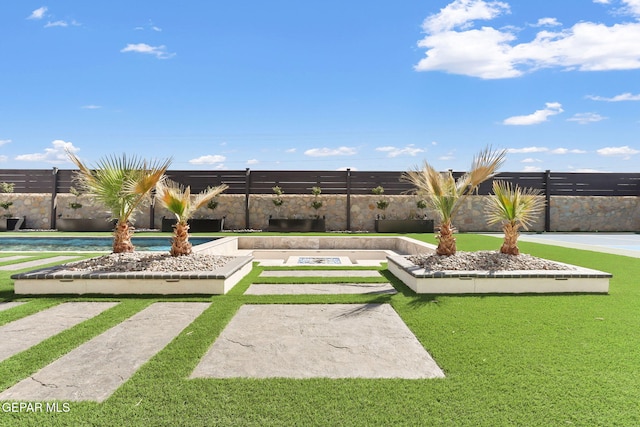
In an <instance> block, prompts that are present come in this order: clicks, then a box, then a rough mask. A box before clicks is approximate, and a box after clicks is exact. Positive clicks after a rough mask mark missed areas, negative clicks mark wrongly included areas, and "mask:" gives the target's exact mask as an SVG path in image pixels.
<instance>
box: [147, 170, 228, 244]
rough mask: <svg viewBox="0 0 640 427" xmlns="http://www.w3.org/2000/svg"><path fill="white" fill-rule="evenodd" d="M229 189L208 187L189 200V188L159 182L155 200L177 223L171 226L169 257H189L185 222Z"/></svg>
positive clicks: (169, 181)
mask: <svg viewBox="0 0 640 427" xmlns="http://www.w3.org/2000/svg"><path fill="white" fill-rule="evenodd" d="M227 188H229V186H228V185H226V184H222V185H219V186H217V187H208V188H206V189H205V190H204V191H202V192H201V193H198V194H197V195H196V196H195V198H194V199H193V200H192V199H191V187H189V186H187V187H184V186H183V185H182V184H179V183H177V182H175V181H171V180H170V179H166V180H164V181H162V182H160V183H159V184H158V185H157V187H156V198H157V199H158V200H159V201H160V203H161V204H162V205H163V206H164V207H165V208H167V209H168V210H169V212H171V213H173V214H174V215H175V216H176V218H177V220H178V222H177V223H176V225H174V226H173V238H172V239H171V255H172V256H180V255H189V254H190V253H191V243H189V224H188V223H187V221H188V220H189V219H190V218H191V217H192V216H193V214H194V213H195V212H196V211H197V210H198V209H200V208H201V207H203V206H206V205H207V204H208V203H209V202H210V201H211V199H213V198H214V197H216V196H217V195H218V194H220V193H222V192H223V191H224V190H226V189H227Z"/></svg>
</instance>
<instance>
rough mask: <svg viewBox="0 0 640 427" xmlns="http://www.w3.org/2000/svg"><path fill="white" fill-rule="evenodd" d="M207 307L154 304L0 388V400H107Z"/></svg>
mask: <svg viewBox="0 0 640 427" xmlns="http://www.w3.org/2000/svg"><path fill="white" fill-rule="evenodd" d="M73 304H75V303H73ZM87 304H99V303H87ZM207 307H209V303H188V302H185V303H181V302H168V303H155V304H152V305H150V306H149V307H147V308H145V309H144V310H142V311H141V312H139V313H137V314H135V315H134V316H132V317H131V318H129V319H127V320H125V321H124V322H122V323H120V324H119V325H117V326H114V327H113V328H111V329H109V330H108V331H106V332H104V333H103V334H101V335H99V336H97V337H95V338H94V339H92V340H90V341H89V342H87V343H85V344H83V345H81V346H80V347H78V348H76V349H75V350H73V351H71V352H70V353H68V354H66V355H65V356H63V357H61V358H60V359H58V360H56V361H55V362H53V363H51V364H50V365H48V366H46V367H44V368H43V369H41V370H40V371H38V372H36V373H35V374H33V375H32V376H31V377H29V378H27V379H25V380H23V381H21V382H19V383H18V384H16V385H15V386H13V387H11V388H9V389H7V390H5V391H4V392H2V393H0V400H29V401H42V400H66V401H82V400H90V401H97V402H102V401H104V400H105V399H107V398H108V397H109V396H111V394H112V393H113V392H114V391H116V389H117V388H118V387H119V386H120V385H122V384H123V383H124V382H125V381H127V380H128V379H129V378H130V377H131V376H132V375H133V374H134V373H135V372H136V371H137V370H138V369H139V368H140V366H142V365H143V364H144V363H145V362H146V361H148V360H149V359H150V358H151V357H153V355H155V354H156V353H157V352H159V351H160V350H162V349H163V348H164V347H165V346H166V345H167V344H169V342H171V340H172V339H173V338H174V337H175V336H176V335H178V334H179V333H180V332H181V331H182V330H183V329H184V328H185V327H187V326H188V325H189V324H190V323H191V322H192V321H193V320H194V319H195V318H196V317H198V316H199V315H200V314H202V312H203V311H204V310H205V309H206V308H207ZM38 314H39V313H38ZM34 316H35V315H34Z"/></svg>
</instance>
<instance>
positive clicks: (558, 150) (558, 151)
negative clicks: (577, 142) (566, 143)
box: [549, 147, 586, 154]
mask: <svg viewBox="0 0 640 427" xmlns="http://www.w3.org/2000/svg"><path fill="white" fill-rule="evenodd" d="M549 152H550V153H551V154H585V153H586V151H585V150H578V149H572V150H569V149H568V148H562V147H561V148H555V149H553V150H551V151H549Z"/></svg>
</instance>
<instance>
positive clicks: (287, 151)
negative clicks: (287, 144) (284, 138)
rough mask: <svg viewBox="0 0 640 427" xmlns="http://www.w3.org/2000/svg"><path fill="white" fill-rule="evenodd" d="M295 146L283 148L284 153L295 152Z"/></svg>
mask: <svg viewBox="0 0 640 427" xmlns="http://www.w3.org/2000/svg"><path fill="white" fill-rule="evenodd" d="M296 150H297V149H296V148H288V149H286V150H284V152H285V153H295V152H296Z"/></svg>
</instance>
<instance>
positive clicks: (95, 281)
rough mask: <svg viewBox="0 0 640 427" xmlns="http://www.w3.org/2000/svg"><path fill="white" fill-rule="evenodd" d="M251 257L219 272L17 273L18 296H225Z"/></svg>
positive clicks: (247, 269) (55, 269)
mask: <svg viewBox="0 0 640 427" xmlns="http://www.w3.org/2000/svg"><path fill="white" fill-rule="evenodd" d="M252 260H253V257H252V256H238V257H236V258H234V259H233V260H231V261H230V262H228V263H227V264H226V265H225V266H224V267H222V268H220V269H218V270H216V271H197V272H176V273H162V272H144V271H141V272H130V273H98V272H93V273H86V272H84V273H82V272H74V271H69V270H63V269H61V268H60V267H59V266H57V267H48V268H42V269H39V270H33V271H30V272H28V273H20V274H14V275H13V276H11V278H12V279H13V280H14V281H15V285H14V287H15V293H16V295H49V294H66V295H85V294H105V295H140V294H149V295H180V294H182V295H184V294H187V295H191V294H205V295H215V294H226V293H227V292H229V290H230V289H231V288H233V287H234V286H235V285H236V284H237V283H238V282H239V281H240V280H241V279H242V278H243V277H244V276H246V275H247V274H248V273H249V272H250V271H251V268H252Z"/></svg>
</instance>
